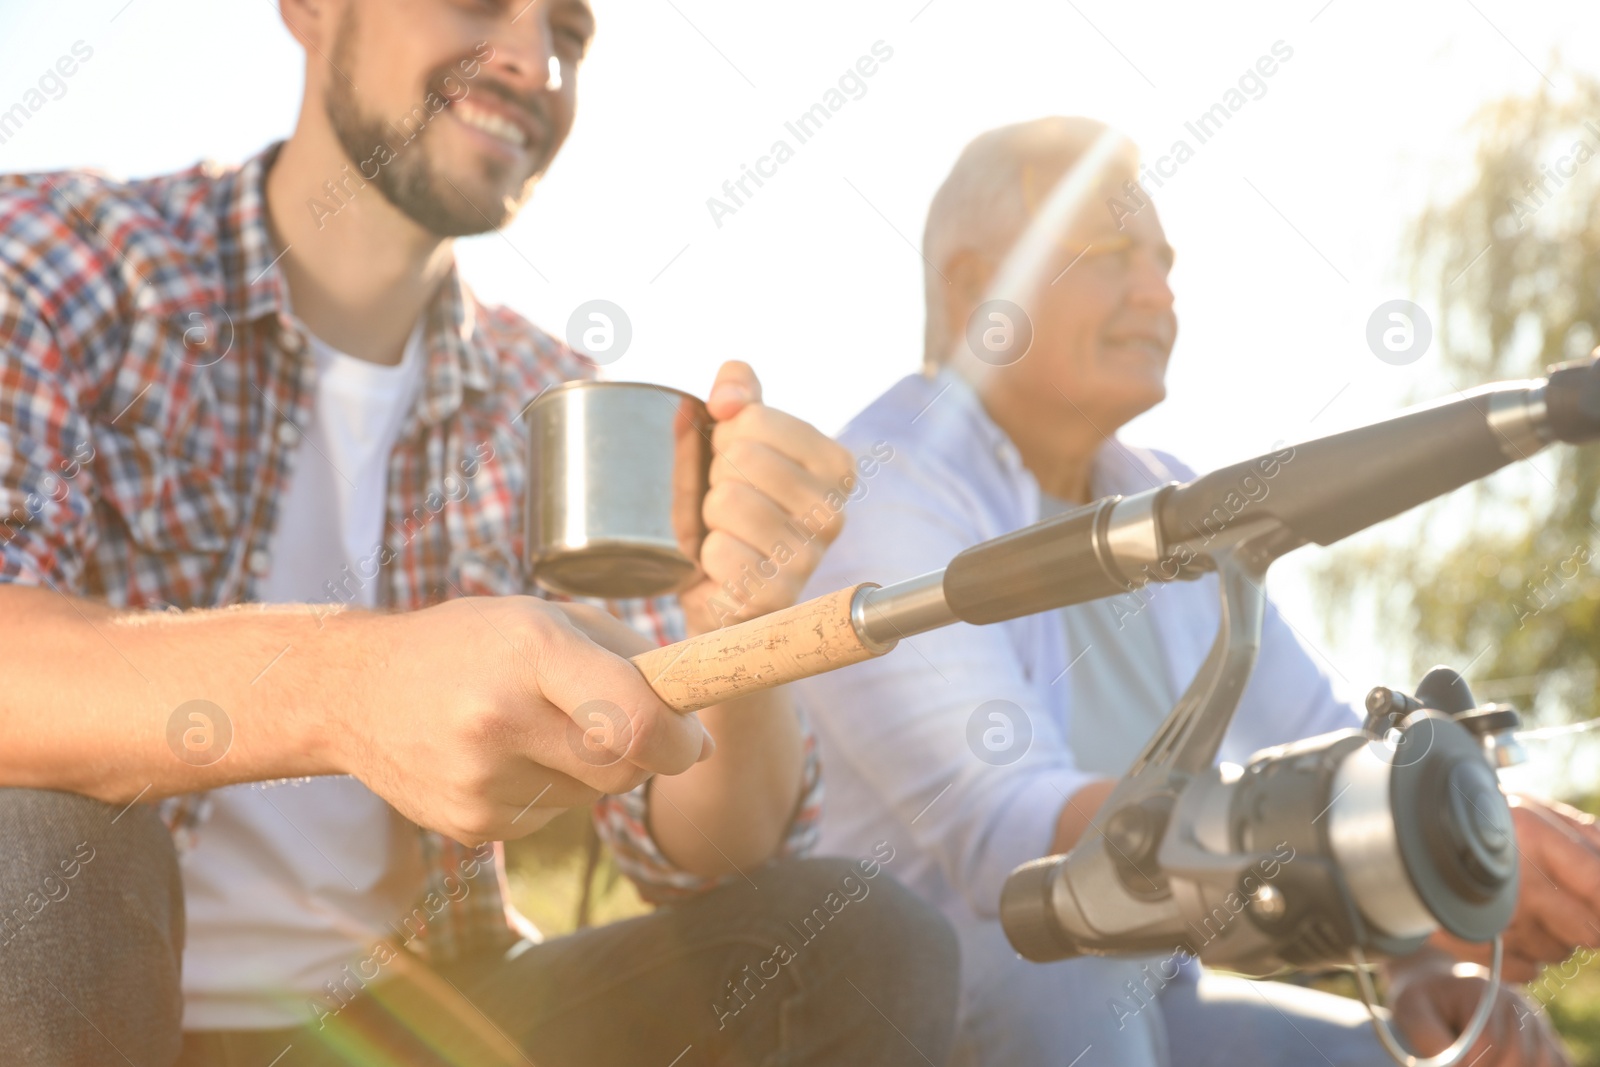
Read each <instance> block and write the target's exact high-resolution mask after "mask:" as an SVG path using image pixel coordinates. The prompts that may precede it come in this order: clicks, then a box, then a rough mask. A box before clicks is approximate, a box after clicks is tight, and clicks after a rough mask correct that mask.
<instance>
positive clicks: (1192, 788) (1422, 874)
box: [1000, 546, 1520, 1064]
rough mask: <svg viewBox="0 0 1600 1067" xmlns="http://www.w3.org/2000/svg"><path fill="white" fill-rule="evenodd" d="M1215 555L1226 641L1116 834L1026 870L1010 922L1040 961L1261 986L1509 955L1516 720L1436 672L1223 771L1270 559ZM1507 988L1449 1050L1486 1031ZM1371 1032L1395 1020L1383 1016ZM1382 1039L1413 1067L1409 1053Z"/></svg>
mask: <svg viewBox="0 0 1600 1067" xmlns="http://www.w3.org/2000/svg"><path fill="white" fill-rule="evenodd" d="M1240 547H1241V549H1244V551H1238V550H1235V551H1225V552H1221V553H1218V554H1217V556H1216V558H1215V561H1214V562H1215V563H1216V565H1217V570H1218V574H1219V578H1220V580H1221V585H1222V602H1223V613H1222V627H1221V629H1220V631H1219V633H1218V637H1217V641H1216V643H1215V644H1214V645H1213V647H1212V650H1211V653H1210V655H1209V656H1208V658H1207V660H1206V663H1205V664H1204V666H1202V668H1201V670H1200V672H1199V674H1198V675H1197V676H1196V678H1195V680H1194V682H1193V683H1192V684H1191V686H1190V687H1189V689H1188V691H1187V692H1185V694H1184V696H1183V698H1182V699H1180V701H1179V702H1178V704H1177V706H1176V707H1175V708H1174V709H1173V711H1172V713H1171V715H1169V717H1168V718H1167V720H1166V721H1165V722H1164V723H1163V724H1162V727H1161V729H1160V730H1159V731H1158V732H1157V734H1156V736H1155V737H1154V738H1152V740H1151V741H1150V743H1149V744H1148V745H1147V746H1146V748H1145V749H1144V751H1143V752H1141V753H1140V755H1139V757H1138V759H1137V760H1136V761H1135V762H1134V764H1133V767H1132V768H1131V769H1130V770H1129V772H1128V775H1127V776H1126V777H1125V778H1123V780H1122V781H1121V782H1119V783H1118V784H1117V786H1116V788H1115V789H1114V790H1113V792H1112V794H1111V796H1110V797H1109V798H1108V799H1107V801H1106V803H1105V806H1104V807H1103V808H1102V809H1101V810H1102V812H1103V813H1104V818H1103V819H1102V820H1100V822H1099V826H1100V830H1101V832H1100V833H1097V834H1093V835H1092V836H1087V837H1086V838H1085V839H1084V840H1083V841H1082V842H1081V843H1080V844H1079V845H1078V846H1077V847H1076V848H1074V849H1073V850H1072V851H1071V852H1070V853H1068V854H1066V855H1064V856H1051V857H1047V858H1045V859H1041V860H1036V861H1034V862H1032V863H1028V864H1025V865H1024V866H1022V867H1019V868H1017V870H1016V871H1014V872H1013V873H1012V874H1011V876H1010V877H1009V878H1008V879H1007V881H1006V885H1005V889H1004V892H1003V894H1002V897H1001V904H1000V918H1001V923H1002V925H1003V927H1004V929H1005V932H1006V936H1007V937H1008V938H1009V940H1010V942H1011V944H1012V946H1013V947H1014V948H1015V949H1016V950H1017V952H1018V953H1019V954H1021V955H1022V956H1023V957H1025V958H1027V959H1030V960H1033V961H1036V962H1049V961H1053V960H1060V959H1066V958H1069V957H1073V956H1079V955H1108V956H1133V955H1152V954H1160V955H1164V956H1185V955H1186V956H1192V957H1195V958H1198V959H1199V960H1201V961H1202V962H1204V963H1207V964H1210V965H1214V966H1219V967H1224V968H1226V969H1228V970H1231V971H1236V972H1240V973H1243V974H1248V975H1255V976H1267V975H1271V974H1274V973H1277V972H1281V971H1284V970H1286V969H1297V970H1309V969H1320V968H1326V967H1330V966H1347V967H1348V966H1351V965H1355V967H1356V972H1357V977H1358V980H1359V981H1360V982H1361V984H1362V988H1363V993H1364V995H1365V997H1366V999H1367V1001H1368V1004H1369V1007H1370V1006H1371V1004H1372V1001H1373V999H1375V998H1374V996H1373V994H1372V990H1371V982H1370V979H1369V978H1368V977H1367V975H1366V973H1365V971H1364V970H1363V968H1364V966H1365V965H1366V964H1367V962H1368V961H1369V960H1371V959H1374V958H1384V957H1400V956H1405V955H1408V954H1410V953H1412V952H1414V951H1416V950H1417V949H1419V948H1421V946H1422V944H1423V942H1424V941H1426V940H1427V938H1428V936H1429V935H1430V934H1432V933H1433V932H1434V931H1435V930H1436V929H1439V928H1441V927H1442V928H1443V929H1445V930H1448V931H1449V932H1450V933H1452V934H1454V935H1456V936H1457V937H1460V938H1462V939H1464V940H1467V941H1474V942H1485V941H1494V942H1495V951H1494V965H1493V968H1492V971H1493V977H1492V983H1493V984H1495V985H1497V983H1498V980H1499V969H1500V968H1499V964H1500V945H1499V940H1498V936H1499V934H1500V931H1501V930H1503V929H1504V928H1505V926H1506V924H1507V923H1508V922H1509V921H1510V918H1511V913H1512V910H1513V907H1514V906H1515V904H1516V899H1517V885H1518V879H1517V870H1518V863H1517V860H1518V853H1517V847H1516V837H1515V831H1514V828H1513V825H1512V820H1511V810H1510V807H1509V806H1508V805H1507V803H1506V799H1505V797H1504V795H1503V794H1502V793H1501V792H1500V787H1499V781H1498V779H1497V777H1496V773H1495V772H1496V769H1497V767H1499V766H1504V765H1507V764H1509V763H1510V762H1513V761H1515V759H1516V757H1517V755H1518V753H1519V752H1520V749H1519V748H1518V746H1517V744H1516V741H1515V738H1514V737H1513V732H1514V731H1515V729H1516V727H1517V726H1518V716H1517V713H1516V712H1515V711H1514V710H1513V709H1511V708H1510V707H1508V706H1504V705H1493V706H1488V707H1482V708H1480V707H1478V706H1477V703H1476V701H1475V700H1473V698H1472V694H1471V693H1470V692H1469V691H1468V689H1467V686H1466V684H1465V682H1464V681H1463V680H1462V679H1461V677H1460V675H1459V674H1457V673H1456V672H1455V671H1452V670H1450V669H1448V668H1442V667H1441V668H1435V669H1434V670H1433V671H1431V672H1429V673H1428V675H1427V676H1426V677H1425V678H1423V680H1422V682H1421V683H1420V684H1419V685H1418V686H1417V689H1416V692H1415V693H1414V694H1405V693H1400V692H1396V691H1394V690H1390V689H1386V688H1378V689H1374V690H1373V691H1372V692H1371V693H1370V694H1369V695H1368V698H1367V711H1368V715H1367V720H1366V723H1365V724H1364V726H1363V728H1362V729H1351V730H1341V731H1337V732H1335V733H1330V734H1323V735H1321V736H1318V737H1311V738H1307V739H1305V740H1301V741H1296V742H1293V743H1291V744H1287V745H1281V746H1278V747H1276V748H1269V749H1265V750H1262V751H1260V752H1257V753H1255V754H1254V755H1253V756H1251V757H1250V759H1249V760H1248V762H1247V763H1246V764H1245V765H1244V766H1242V767H1240V766H1238V765H1233V764H1220V765H1218V764H1216V763H1215V757H1216V752H1217V749H1218V746H1219V745H1220V744H1221V740H1222V736H1223V734H1224V732H1225V731H1226V728H1227V726H1228V723H1229V721H1230V720H1231V719H1232V716H1233V711H1234V709H1235V708H1236V707H1237V704H1238V698H1239V695H1240V693H1241V692H1242V690H1243V687H1244V683H1245V681H1246V680H1247V679H1248V677H1249V674H1250V670H1251V668H1252V667H1253V665H1254V662H1255V655H1256V652H1257V650H1258V648H1259V642H1260V627H1261V618H1262V613H1263V606H1264V599H1265V598H1264V594H1263V592H1262V589H1261V577H1262V572H1264V570H1265V567H1266V564H1267V563H1269V562H1270V558H1271V557H1270V554H1269V553H1262V554H1257V555H1254V556H1252V554H1251V553H1250V552H1249V551H1248V546H1240ZM1494 992H1495V990H1494V989H1493V988H1491V991H1490V994H1489V995H1488V996H1486V997H1485V998H1484V1002H1483V1004H1481V1005H1480V1011H1479V1012H1478V1013H1477V1015H1475V1016H1474V1019H1473V1023H1472V1024H1471V1025H1469V1027H1468V1031H1467V1032H1466V1033H1464V1034H1463V1035H1462V1037H1461V1039H1458V1041H1457V1042H1456V1044H1455V1045H1453V1046H1452V1047H1451V1049H1450V1050H1447V1053H1450V1054H1451V1055H1452V1056H1453V1055H1458V1054H1459V1053H1460V1052H1461V1051H1464V1050H1465V1049H1466V1048H1467V1047H1469V1046H1470V1045H1471V1043H1472V1041H1474V1040H1476V1038H1477V1036H1478V1034H1479V1033H1480V1032H1481V1030H1482V1026H1483V1023H1484V1022H1486V1021H1487V1017H1488V1008H1489V1006H1490V1005H1491V1003H1492V1000H1493V996H1494ZM1374 1018H1375V1019H1377V1018H1378V1014H1377V1013H1376V1011H1374ZM1386 1031H1387V1024H1382V1025H1380V1030H1379V1032H1380V1036H1383V1037H1384V1038H1386V1040H1385V1042H1384V1043H1385V1045H1386V1046H1387V1047H1388V1048H1389V1051H1390V1053H1391V1055H1392V1056H1394V1057H1395V1058H1396V1060H1397V1061H1399V1062H1401V1063H1412V1064H1415V1063H1425V1062H1429V1063H1445V1062H1451V1060H1450V1059H1449V1058H1447V1057H1446V1056H1445V1055H1441V1056H1440V1057H1435V1058H1434V1059H1433V1060H1431V1061H1421V1060H1418V1059H1417V1058H1415V1057H1412V1056H1410V1055H1409V1054H1408V1053H1406V1052H1405V1050H1404V1049H1403V1048H1401V1047H1400V1046H1399V1045H1398V1043H1397V1042H1396V1041H1395V1039H1394V1037H1393V1035H1392V1034H1389V1033H1387V1032H1386Z"/></svg>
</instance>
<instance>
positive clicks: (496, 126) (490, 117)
mask: <svg viewBox="0 0 1600 1067" xmlns="http://www.w3.org/2000/svg"><path fill="white" fill-rule="evenodd" d="M455 113H456V118H458V119H460V120H461V121H462V122H465V123H466V124H467V125H468V126H474V127H476V128H478V129H480V130H482V131H483V132H484V133H487V134H489V135H490V136H491V137H498V138H500V140H502V141H505V142H506V143H507V144H514V145H516V146H517V147H518V148H526V147H528V135H527V134H526V133H524V132H523V131H522V128H521V127H519V126H518V125H516V124H515V123H513V122H507V121H506V120H505V119H503V118H501V117H500V116H499V115H496V114H494V113H492V112H489V111H484V110H483V109H482V108H476V107H473V106H472V105H471V104H456V105H455Z"/></svg>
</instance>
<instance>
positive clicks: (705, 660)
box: [633, 586, 875, 712]
mask: <svg viewBox="0 0 1600 1067" xmlns="http://www.w3.org/2000/svg"><path fill="white" fill-rule="evenodd" d="M858 588H860V587H859V586H851V587H850V588H849V589H841V590H839V591H838V592H836V593H828V594H827V595H825V596H820V597H817V598H816V599H815V600H808V601H806V602H805V603H803V604H796V605H795V606H794V607H792V608H785V609H783V610H782V611H774V612H773V613H772V614H770V615H763V616H761V617H760V618H759V619H751V620H750V621H749V622H741V623H739V624H738V625H736V626H729V627H726V628H724V629H721V630H713V631H712V632H710V633H708V634H701V635H700V636H699V637H691V638H689V639H688V640H687V641H679V642H678V643H677V644H675V645H667V646H665V647H663V648H655V649H651V650H650V651H649V652H641V653H640V654H639V655H637V656H634V657H633V664H634V666H636V667H638V668H639V670H640V672H641V673H643V674H644V676H645V680H646V681H648V682H649V683H650V688H652V689H654V690H655V691H656V693H657V695H659V696H660V697H661V699H662V701H664V702H665V703H666V704H667V706H669V707H671V708H675V709H676V710H678V711H683V712H688V711H698V710H700V709H701V708H707V707H710V706H711V705H713V704H720V703H722V702H723V701H724V700H731V699H733V698H734V697H740V696H744V695H745V694H746V693H755V692H759V691H760V690H763V689H771V688H772V687H773V686H778V685H783V684H784V683H786V682H793V681H795V680H797V679H800V678H809V677H811V676H812V675H814V674H822V673H824V672H826V671H831V670H835V669H837V668H839V667H848V666H849V665H850V664H852V663H860V662H861V661H862V660H865V659H871V658H872V657H873V656H874V655H875V653H873V652H872V651H871V650H870V649H868V648H867V647H866V646H865V645H863V644H862V643H861V638H860V637H858V636H857V635H856V631H855V627H854V626H853V625H852V624H851V622H850V605H851V603H852V602H853V601H854V599H855V595H856V590H857V589H858Z"/></svg>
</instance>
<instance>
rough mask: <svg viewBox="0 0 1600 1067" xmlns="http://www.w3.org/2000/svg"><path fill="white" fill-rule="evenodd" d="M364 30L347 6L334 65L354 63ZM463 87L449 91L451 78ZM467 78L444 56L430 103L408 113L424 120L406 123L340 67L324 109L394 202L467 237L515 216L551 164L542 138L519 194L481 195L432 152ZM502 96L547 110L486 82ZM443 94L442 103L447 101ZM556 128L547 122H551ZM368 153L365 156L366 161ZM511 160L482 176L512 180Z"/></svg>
mask: <svg viewBox="0 0 1600 1067" xmlns="http://www.w3.org/2000/svg"><path fill="white" fill-rule="evenodd" d="M356 34H357V28H356V16H355V7H354V5H352V6H351V7H349V8H346V14H345V17H344V18H343V20H342V21H341V22H340V24H339V30H338V33H337V35H336V37H335V38H334V44H333V59H332V65H333V66H334V68H335V73H336V74H337V73H338V72H339V71H342V70H345V69H349V68H351V67H352V66H353V61H352V58H351V56H352V52H353V49H354V45H355V39H356ZM452 83H453V84H454V85H455V87H456V91H455V92H453V93H452V92H451V91H450V86H451V84H452ZM461 86H462V78H461V76H460V75H459V74H458V73H456V69H455V66H454V64H445V65H443V66H441V67H438V68H437V69H435V70H434V71H433V72H432V73H431V74H429V76H428V79H427V82H426V89H425V92H424V94H423V100H424V101H425V102H431V103H433V104H435V105H440V106H437V108H433V107H429V106H428V104H427V103H424V104H423V105H419V106H418V107H415V108H413V109H412V111H411V113H410V115H408V116H406V118H403V119H402V120H401V121H402V123H404V122H406V121H407V119H411V118H414V117H420V119H421V122H420V123H419V124H418V126H417V128H415V129H413V130H410V131H407V130H405V129H402V128H398V127H396V126H395V124H394V123H392V122H389V121H386V120H385V119H382V118H380V117H379V116H377V115H374V114H371V113H369V112H366V111H364V110H363V109H362V107H361V104H360V103H359V101H358V100H357V99H356V97H357V95H358V94H357V91H356V88H355V86H354V85H353V84H351V82H350V80H349V79H348V78H346V77H344V76H343V75H342V74H340V75H339V76H338V77H335V78H333V79H332V80H331V81H330V83H329V88H328V91H327V94H326V95H325V97H324V98H323V109H324V111H325V112H326V113H327V116H328V121H329V123H330V125H331V126H332V127H333V132H334V136H335V137H337V138H338V139H339V144H340V147H342V148H343V149H344V153H345V155H346V156H348V157H349V158H350V162H351V163H352V164H353V165H355V166H356V167H357V169H358V170H359V171H360V173H361V177H362V178H363V179H365V180H367V181H369V182H371V183H372V184H373V185H375V186H377V187H378V191H379V192H381V193H382V194H383V196H384V198H385V199H386V200H388V201H389V203H391V204H393V205H394V206H395V207H396V208H397V209H399V211H400V212H401V213H402V214H404V215H405V216H406V217H407V218H409V219H411V220H412V221H413V222H415V223H416V224H417V225H419V226H421V227H422V228H423V229H425V230H427V231H428V232H429V233H432V234H436V235H437V236H439V237H468V236H471V235H473V234H479V233H488V232H490V231H491V230H498V229H500V228H502V227H503V226H505V225H506V224H508V223H509V222H510V221H511V220H512V219H513V218H514V217H515V216H516V214H517V212H518V211H519V210H521V208H522V206H523V205H524V204H526V203H527V202H528V198H529V197H530V196H532V195H533V187H534V185H535V184H536V183H537V182H538V179H539V175H540V174H542V173H543V172H544V169H545V167H546V166H547V165H548V164H549V148H548V141H547V142H546V144H545V145H542V146H536V151H537V152H538V160H537V165H536V166H535V167H534V169H533V172H532V173H531V174H529V175H528V177H527V178H526V179H525V180H524V181H523V182H522V184H521V186H520V187H519V188H517V190H516V192H515V194H514V195H504V196H499V197H492V198H482V199H474V198H472V197H470V196H469V195H468V194H467V192H466V191H465V190H464V189H462V188H460V187H459V186H458V185H457V184H456V183H455V182H453V181H451V180H450V178H448V177H447V176H446V175H445V174H444V173H443V172H442V170H440V168H438V167H436V166H434V164H433V161H432V160H431V159H430V158H429V154H428V150H427V143H426V141H425V137H426V135H427V133H428V129H427V127H428V126H429V125H431V124H432V122H433V120H435V119H437V118H438V117H439V116H440V115H442V114H443V113H444V111H445V110H447V109H448V108H449V106H450V104H451V103H452V102H454V101H455V100H459V99H461V98H462V97H464V96H465V95H466V93H465V92H462V91H461ZM479 91H480V92H488V93H491V94H492V95H496V96H499V97H501V98H502V99H503V100H504V101H505V102H506V103H508V104H510V105H511V106H513V107H518V108H521V109H523V110H525V111H532V112H534V113H536V114H538V115H539V117H540V118H541V119H543V118H544V107H543V105H542V103H541V102H540V101H539V100H537V99H532V98H518V97H516V96H515V95H514V94H512V93H511V92H510V91H509V90H506V89H503V88H501V87H500V86H498V85H495V84H493V83H486V84H485V85H483V86H481V87H480V89H479ZM441 102H442V104H441ZM544 128H545V129H549V126H548V124H546V125H545V126H544ZM378 160H381V161H382V163H381V165H380V166H378V167H377V168H376V170H377V172H376V174H374V175H369V174H368V173H367V171H368V170H369V169H370V167H369V166H368V164H370V163H372V162H375V161H378ZM363 161H366V162H363ZM511 169H512V167H511V164H508V163H505V162H503V161H500V160H489V161H487V162H485V163H484V164H483V165H482V167H481V168H480V173H479V174H478V175H477V176H476V177H477V178H478V179H479V180H480V181H481V182H483V183H484V184H487V185H489V186H491V187H500V186H505V185H507V184H509V182H510V180H511V177H512V175H511Z"/></svg>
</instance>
